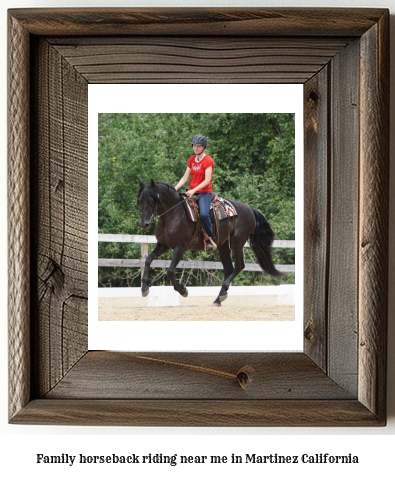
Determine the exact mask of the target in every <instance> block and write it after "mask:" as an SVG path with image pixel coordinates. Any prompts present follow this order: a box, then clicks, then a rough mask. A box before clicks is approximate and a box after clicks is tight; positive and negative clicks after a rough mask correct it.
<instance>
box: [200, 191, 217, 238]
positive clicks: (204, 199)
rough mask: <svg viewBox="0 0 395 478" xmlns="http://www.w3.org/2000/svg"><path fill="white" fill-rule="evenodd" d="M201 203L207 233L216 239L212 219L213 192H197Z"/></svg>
mask: <svg viewBox="0 0 395 478" xmlns="http://www.w3.org/2000/svg"><path fill="white" fill-rule="evenodd" d="M197 196H198V203H199V214H200V219H201V221H202V224H203V227H204V230H205V231H206V233H207V235H208V236H210V237H211V238H212V239H214V233H213V229H212V227H211V221H210V206H211V193H197Z"/></svg>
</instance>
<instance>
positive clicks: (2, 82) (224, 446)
mask: <svg viewBox="0 0 395 478" xmlns="http://www.w3.org/2000/svg"><path fill="white" fill-rule="evenodd" d="M186 5H188V6H211V7H213V6H219V7H220V6H222V7H226V6H243V7H248V6H250V7H257V6H273V7H280V6H283V7H285V6H292V7H314V6H317V7H363V6H366V7H386V8H389V9H390V11H391V13H392V14H394V12H395V0H387V1H382V2H375V1H374V0H372V1H366V0H360V1H348V2H347V3H345V2H344V1H341V0H336V1H334V0H332V1H330V0H329V1H326V0H313V1H305V2H297V1H290V0H289V1H281V0H280V1H279V2H274V1H272V2H265V1H249V2H242V1H241V0H239V1H236V0H235V1H231V0H228V1H216V2H215V1H214V2H211V1H194V2H186V1H182V0H174V1H170V0H169V1H157V2H155V1H146V2H144V1H137V0H134V1H132V0H131V1H119V0H118V1H105V0H96V1H95V0H90V1H89V0H88V1H85V2H79V1H62V0H53V1H45V0H41V1H34V0H31V1H29V0H19V1H18V0H3V2H2V5H1V7H0V8H1V18H0V21H1V23H0V35H1V43H0V44H1V49H0V55H1V56H0V68H1V76H0V92H1V101H0V105H1V111H0V114H1V118H0V182H1V184H0V224H1V225H2V230H3V231H4V230H5V229H4V228H5V226H4V225H5V224H6V221H7V215H6V206H5V205H6V141H7V133H6V92H7V87H6V71H7V69H6V44H7V39H6V32H7V26H6V10H7V9H8V8H16V7H56V6H58V7H60V6H61V7H66V6H70V7H73V6H76V7H82V6H87V7H99V6H111V7H116V6H145V7H148V6H152V7H155V6H156V7H158V6H186ZM391 34H392V40H391V48H392V50H391V52H392V53H391V57H392V58H391V59H392V67H391V70H392V71H391V74H392V78H393V81H394V79H395V75H394V65H395V58H394V55H395V49H394V42H395V23H394V18H393V17H391ZM394 114H395V105H394V94H393V92H392V95H391V121H392V124H394ZM391 164H392V165H393V164H394V139H393V138H391ZM390 181H391V190H392V192H391V218H394V211H395V210H394V205H395V188H394V185H395V177H394V168H392V169H391V178H390ZM394 233H395V220H394V219H391V231H390V244H394V243H395V241H394ZM6 255H7V242H6V236H5V235H4V234H3V235H2V236H1V237H0V270H1V271H3V274H2V276H1V277H0V306H1V311H0V318H1V322H0V327H1V329H0V341H1V342H0V354H1V355H0V364H1V365H0V379H1V385H0V394H1V395H0V431H1V434H2V435H3V436H7V438H6V443H7V444H6V449H5V450H4V449H2V453H1V454H0V469H1V470H2V471H3V470H4V469H5V468H6V467H7V466H8V467H11V465H12V466H13V467H14V468H13V473H15V472H18V471H21V472H24V471H25V472H29V473H31V471H33V473H32V475H33V476H36V474H37V476H38V473H40V475H41V476H47V473H48V476H49V473H51V476H53V474H54V473H55V472H56V473H57V474H59V475H60V476H66V474H63V473H66V472H67V471H69V470H71V468H70V469H68V468H65V466H67V465H56V468H55V469H54V468H53V467H52V466H51V465H45V466H47V467H49V468H45V466H44V465H36V464H35V457H36V453H47V454H61V453H74V454H77V453H85V454H89V453H90V454H103V453H117V452H118V453H121V451H120V450H123V448H125V446H126V447H127V448H126V449H125V450H124V453H125V452H128V453H131V452H135V453H143V452H150V451H152V452H159V451H161V450H160V449H159V448H158V447H163V446H165V447H170V446H171V447H172V450H173V453H182V451H183V452H185V454H198V453H199V452H200V451H202V453H203V452H204V451H207V447H209V448H210V450H211V452H212V453H216V454H226V453H229V454H230V453H231V452H234V453H241V450H242V449H243V450H245V451H246V452H250V453H257V454H265V453H266V452H267V451H268V450H269V451H271V452H277V453H284V454H287V453H289V454H293V453H292V451H294V452H295V453H296V452H299V451H300V452H303V453H308V452H310V451H311V452H313V451H314V450H315V447H316V446H317V445H318V444H319V446H320V447H321V448H320V450H318V451H317V452H326V451H329V452H331V453H338V454H344V453H348V452H351V453H360V455H361V456H360V459H361V461H362V462H363V463H362V464H361V465H360V466H359V465H358V466H357V467H354V468H352V469H351V468H348V470H349V472H351V473H353V474H354V472H358V471H365V472H369V471H371V472H372V473H373V472H374V471H375V472H379V471H380V470H384V467H385V469H387V465H388V466H391V455H390V453H388V454H387V450H388V449H389V447H390V446H392V447H393V445H395V440H394V435H395V381H394V377H395V351H394V346H393V344H394V343H395V326H394V311H395V299H394V294H393V293H392V294H390V302H389V311H390V321H389V349H390V350H389V381H388V398H389V399H388V402H389V403H388V411H389V421H388V426H387V427H385V428H380V429H377V428H373V429H367V428H362V429H247V430H246V429H232V430H214V429H205V430H198V429H187V430H181V429H141V428H137V429H136V428H127V429H124V428H120V429H115V428H111V429H108V428H103V429H102V428H95V429H93V428H79V427H71V428H57V427H32V426H31V427H27V426H18V427H17V426H9V425H7V390H6V375H7V321H6V316H7V311H6V302H7V291H6V285H7V274H6V272H5V271H6ZM394 262H395V254H394V252H393V250H391V251H390V257H389V264H390V290H393V289H394V284H395V281H394V273H395V263H394ZM54 435H61V436H59V437H57V438H56V440H54V439H53V438H52V436H54ZM84 435H90V437H89V438H86V437H84ZM106 435H117V436H113V437H111V438H110V437H107V438H105V436H106ZM164 435H169V437H168V438H165V437H164ZM186 435H193V436H191V437H187V436H186ZM218 435H221V437H220V436H218ZM317 435H324V436H322V437H321V438H318V436H317ZM351 435H352V436H351ZM367 435H375V436H374V438H373V437H367ZM126 436H128V438H126ZM315 436H317V437H315ZM4 443H5V442H4V441H3V445H4ZM23 445H26V449H25V451H24V452H22V453H19V450H21V446H23ZM155 447H156V448H155ZM246 447H247V448H248V450H247V449H246ZM162 449H163V448H162ZM303 450H304V451H303ZM14 460H15V462H14ZM13 462H14V463H13ZM257 466H258V465H251V468H250V471H249V473H250V474H251V475H252V476H255V475H256V476H262V475H263V473H265V471H266V470H268V469H267V468H264V469H262V468H259V469H258V468H257ZM390 469H391V468H390ZM392 469H393V466H392ZM104 470H107V468H106V467H104V468H101V469H100V468H91V469H90V471H92V472H94V473H95V474H96V475H97V476H102V473H104ZM299 470H300V471H299ZM339 470H340V469H339V468H336V467H335V468H331V472H333V471H335V472H336V471H338V472H339ZM73 471H74V473H73V475H74V476H80V475H79V473H82V472H83V473H84V475H86V471H87V470H85V469H78V468H73ZM157 471H160V473H161V474H162V475H165V474H166V473H170V472H171V473H172V475H174V473H176V472H179V471H180V470H179V469H178V467H174V468H171V467H168V468H160V469H159V468H158V469H157ZM181 471H182V470H181ZM185 471H187V470H186V469H184V471H183V476H184V475H185ZM201 471H203V470H202V469H201ZM201 471H200V470H197V471H195V468H188V471H187V473H188V474H189V475H193V474H194V473H196V476H197V473H198V472H199V475H200V474H201ZM229 471H231V473H233V472H234V470H232V469H230V470H229ZM275 471H276V472H277V473H276V474H278V473H283V472H285V471H286V470H285V469H281V468H279V469H276V470H275ZM105 472H106V474H107V473H108V471H105ZM291 472H292V473H296V474H297V473H299V472H300V473H301V472H303V476H310V474H311V476H313V474H314V476H315V475H317V472H319V473H320V474H322V473H323V472H324V476H327V475H326V474H325V472H326V468H325V467H323V466H321V468H319V469H318V468H316V467H310V468H301V469H299V468H294V469H292V470H291ZM120 473H121V474H119V475H118V476H132V473H134V472H133V468H132V469H130V468H129V469H128V470H127V472H126V469H123V470H122V471H121V472H120ZM4 476H9V475H7V474H5V475H4ZM67 476H68V475H67ZM81 476H83V475H82V474H81ZM103 476H104V474H103ZM193 476H194V475H193ZM280 476H282V475H280ZM328 476H329V474H328ZM341 476H344V474H343V473H342V475H341Z"/></svg>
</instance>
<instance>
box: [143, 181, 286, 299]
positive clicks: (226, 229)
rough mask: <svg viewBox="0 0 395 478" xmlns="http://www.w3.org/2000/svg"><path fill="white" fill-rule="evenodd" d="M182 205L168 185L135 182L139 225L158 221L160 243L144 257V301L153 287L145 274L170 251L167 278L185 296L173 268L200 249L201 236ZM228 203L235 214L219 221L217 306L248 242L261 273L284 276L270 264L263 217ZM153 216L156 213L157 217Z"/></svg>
mask: <svg viewBox="0 0 395 478" xmlns="http://www.w3.org/2000/svg"><path fill="white" fill-rule="evenodd" d="M184 201H185V198H184V197H183V196H182V195H181V194H180V193H179V192H177V191H176V190H175V188H174V187H173V186H171V185H170V184H167V183H164V182H159V181H154V180H152V179H151V181H150V182H149V183H148V184H144V183H143V182H142V181H141V180H140V179H139V193H138V200H137V206H138V207H139V208H140V211H141V221H140V227H141V228H142V229H143V230H147V229H149V228H150V227H151V225H152V223H153V222H154V221H155V220H157V224H156V226H155V236H156V239H157V241H158V242H157V244H156V246H155V248H154V250H153V251H152V252H151V253H150V254H149V255H148V256H147V257H146V259H145V267H144V273H143V277H142V287H141V292H142V296H143V297H146V296H147V295H148V294H149V288H150V286H151V280H150V278H149V272H150V265H151V263H152V261H153V260H154V259H156V258H157V257H159V256H160V255H162V254H164V253H165V252H167V251H168V250H169V249H172V250H173V257H172V260H171V263H170V267H169V268H168V270H167V276H168V278H169V279H170V281H171V283H172V284H173V286H174V289H175V290H176V291H177V292H179V293H180V295H181V296H183V297H187V296H188V290H187V289H186V287H185V286H184V285H182V284H180V283H179V282H177V280H176V278H175V269H176V267H177V264H178V263H179V262H180V260H181V259H182V257H183V255H184V253H185V252H186V251H187V250H192V251H201V250H204V239H203V234H202V232H200V231H198V232H199V234H198V235H197V234H196V224H195V223H194V222H192V221H191V220H190V219H189V218H188V217H187V213H186V210H185V208H184V207H183V206H182V203H183V202H184ZM231 203H232V204H233V205H234V206H235V208H236V210H237V215H235V216H232V217H228V218H226V219H223V220H221V221H219V222H218V223H217V224H218V230H217V232H216V237H217V238H218V249H217V251H218V253H219V257H220V260H221V262H222V265H223V269H224V281H223V282H222V285H221V290H220V292H219V295H218V297H217V298H216V300H215V301H214V304H215V305H221V302H223V301H224V300H225V299H226V298H227V296H228V289H229V286H230V284H231V282H232V281H233V280H234V278H235V277H236V276H237V275H238V274H239V273H240V272H241V271H242V270H243V269H244V268H245V263H244V255H243V247H244V245H245V244H246V242H247V240H248V239H249V242H250V246H251V248H252V250H253V252H254V254H255V257H256V259H257V262H258V264H259V265H260V267H261V268H262V270H263V271H264V272H266V273H267V274H269V275H271V276H274V277H281V276H283V275H284V274H283V273H282V272H280V271H278V270H277V269H276V267H275V265H274V263H273V260H272V256H271V245H272V243H273V238H274V233H273V230H272V228H271V227H270V224H269V222H268V221H267V219H266V217H265V216H264V215H263V214H262V213H260V212H259V211H257V210H255V209H253V208H251V207H250V206H248V205H247V204H244V203H241V202H238V201H231ZM155 213H158V214H159V216H157V217H156V218H154V214H155ZM192 239H194V240H192ZM232 252H233V255H234V266H233V263H232V258H231V253H232Z"/></svg>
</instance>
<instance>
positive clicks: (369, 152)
mask: <svg viewBox="0 0 395 478" xmlns="http://www.w3.org/2000/svg"><path fill="white" fill-rule="evenodd" d="M197 30H198V31H199V37H198V38H197V37H195V36H194V34H195V32H196V31H197ZM388 36H389V13H388V10H384V9H189V8H186V9H20V10H19V9H15V10H10V11H9V163H8V164H9V397H10V399H9V420H10V422H11V423H22V424H58V425H60V424H67V425H70V424H76V425H133V426H142V425H149V426H163V425H172V426H379V425H380V426H383V425H385V423H386V320H387V285H388V282H387V281H388V271H387V248H388V168H389V166H388V163H389V160H388V157H389V126H388V125H389V43H388ZM164 46H165V49H166V51H164V49H163V48H164ZM181 50H182V55H181V54H180V51H181ZM229 52H232V54H231V55H230V53H229ZM100 55H104V57H103V56H100ZM122 55H126V57H124V59H122ZM230 56H231V57H232V64H231V65H230V64H229V63H230V59H229V57H230ZM84 58H85V59H84ZM87 58H89V61H86V59H87ZM125 58H126V61H125ZM134 59H136V61H135V60H134ZM103 60H104V62H103ZM191 60H193V61H195V62H198V63H199V64H204V65H205V68H204V72H205V74H204V75H202V76H201V77H200V78H199V77H198V78H197V77H196V71H194V72H193V73H192V74H191V72H190V67H189V65H190V64H191ZM99 64H100V65H99ZM98 65H99V66H98ZM93 81H95V82H114V83H119V82H148V83H153V82H192V83H193V82H204V81H209V82H238V83H240V82H244V83H249V82H254V83H260V82H261V83H264V82H267V83H269V82H299V83H300V82H302V83H304V85H305V87H304V91H305V166H306V167H305V170H306V171H305V196H306V197H305V291H306V292H305V319H304V320H305V322H304V323H305V328H304V340H305V348H304V352H303V353H245V354H243V353H207V354H206V353H165V354H164V353H150V354H136V353H115V352H106V351H88V350H87V260H86V258H87V135H86V125H87V84H88V82H93Z"/></svg>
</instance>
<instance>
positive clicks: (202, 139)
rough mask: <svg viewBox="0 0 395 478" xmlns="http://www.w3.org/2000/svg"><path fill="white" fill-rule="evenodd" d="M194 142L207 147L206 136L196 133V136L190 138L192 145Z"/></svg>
mask: <svg viewBox="0 0 395 478" xmlns="http://www.w3.org/2000/svg"><path fill="white" fill-rule="evenodd" d="M194 144H199V145H200V146H204V147H205V148H207V138H206V137H205V136H203V135H202V134H197V135H196V136H194V137H193V140H192V146H193V145H194Z"/></svg>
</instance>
